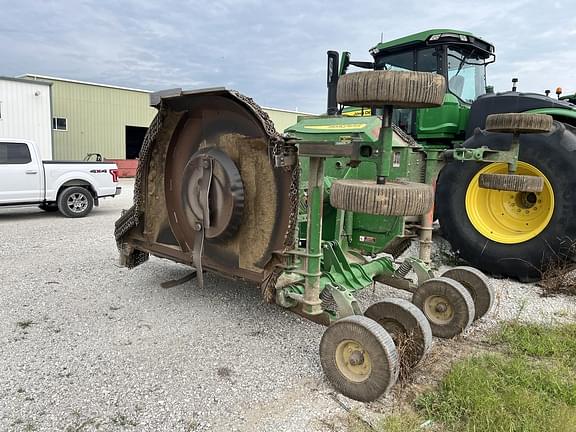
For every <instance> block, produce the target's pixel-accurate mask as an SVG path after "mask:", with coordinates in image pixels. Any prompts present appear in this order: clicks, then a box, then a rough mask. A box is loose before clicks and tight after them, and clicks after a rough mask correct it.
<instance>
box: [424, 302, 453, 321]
mask: <svg viewBox="0 0 576 432" xmlns="http://www.w3.org/2000/svg"><path fill="white" fill-rule="evenodd" d="M424 314H425V315H426V318H428V319H429V320H430V321H432V322H433V323H434V324H438V325H446V324H448V323H449V322H450V321H452V318H454V308H453V307H452V304H451V303H450V300H448V299H447V298H446V297H444V296H439V295H434V296H430V297H428V298H427V299H426V300H425V301H424Z"/></svg>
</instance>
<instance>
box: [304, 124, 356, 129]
mask: <svg viewBox="0 0 576 432" xmlns="http://www.w3.org/2000/svg"><path fill="white" fill-rule="evenodd" d="M366 126H367V124H366V123H348V124H331V125H306V126H304V129H317V130H347V129H363V128H365V127H366Z"/></svg>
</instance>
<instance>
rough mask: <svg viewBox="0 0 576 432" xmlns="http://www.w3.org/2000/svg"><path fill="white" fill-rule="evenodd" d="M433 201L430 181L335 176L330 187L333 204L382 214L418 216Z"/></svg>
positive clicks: (333, 205)
mask: <svg viewBox="0 0 576 432" xmlns="http://www.w3.org/2000/svg"><path fill="white" fill-rule="evenodd" d="M433 202H434V192H433V189H432V187H431V186H430V185H427V184H424V183H413V182H406V181H398V180H395V181H391V180H389V181H387V182H386V184H383V185H381V184H376V182H375V181H374V180H355V179H350V180H336V181H334V182H333V183H332V189H331V191H330V204H332V207H335V208H338V209H342V210H349V211H353V212H356V213H366V214H372V215H383V216H419V215H423V214H425V213H426V212H427V211H428V210H430V208H431V207H432V204H433Z"/></svg>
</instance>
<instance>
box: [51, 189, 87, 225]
mask: <svg viewBox="0 0 576 432" xmlns="http://www.w3.org/2000/svg"><path fill="white" fill-rule="evenodd" d="M93 207H94V198H93V197H92V194H91V193H90V191H89V190H88V189H84V188H83V187H69V188H66V189H64V190H63V191H62V192H60V195H58V210H60V213H62V214H63V215H64V216H66V217H70V218H80V217H84V216H86V215H87V214H88V213H90V212H91V211H92V208H93Z"/></svg>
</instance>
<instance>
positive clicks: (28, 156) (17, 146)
mask: <svg viewBox="0 0 576 432" xmlns="http://www.w3.org/2000/svg"><path fill="white" fill-rule="evenodd" d="M32 155H33V153H32V152H31V149H30V147H29V145H28V144H27V143H19V142H0V204H11V203H14V204H17V203H20V204H22V203H35V202H40V201H41V200H42V195H43V193H42V190H41V188H42V168H41V166H39V163H40V162H39V161H38V160H37V158H36V157H34V158H33V157H32Z"/></svg>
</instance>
